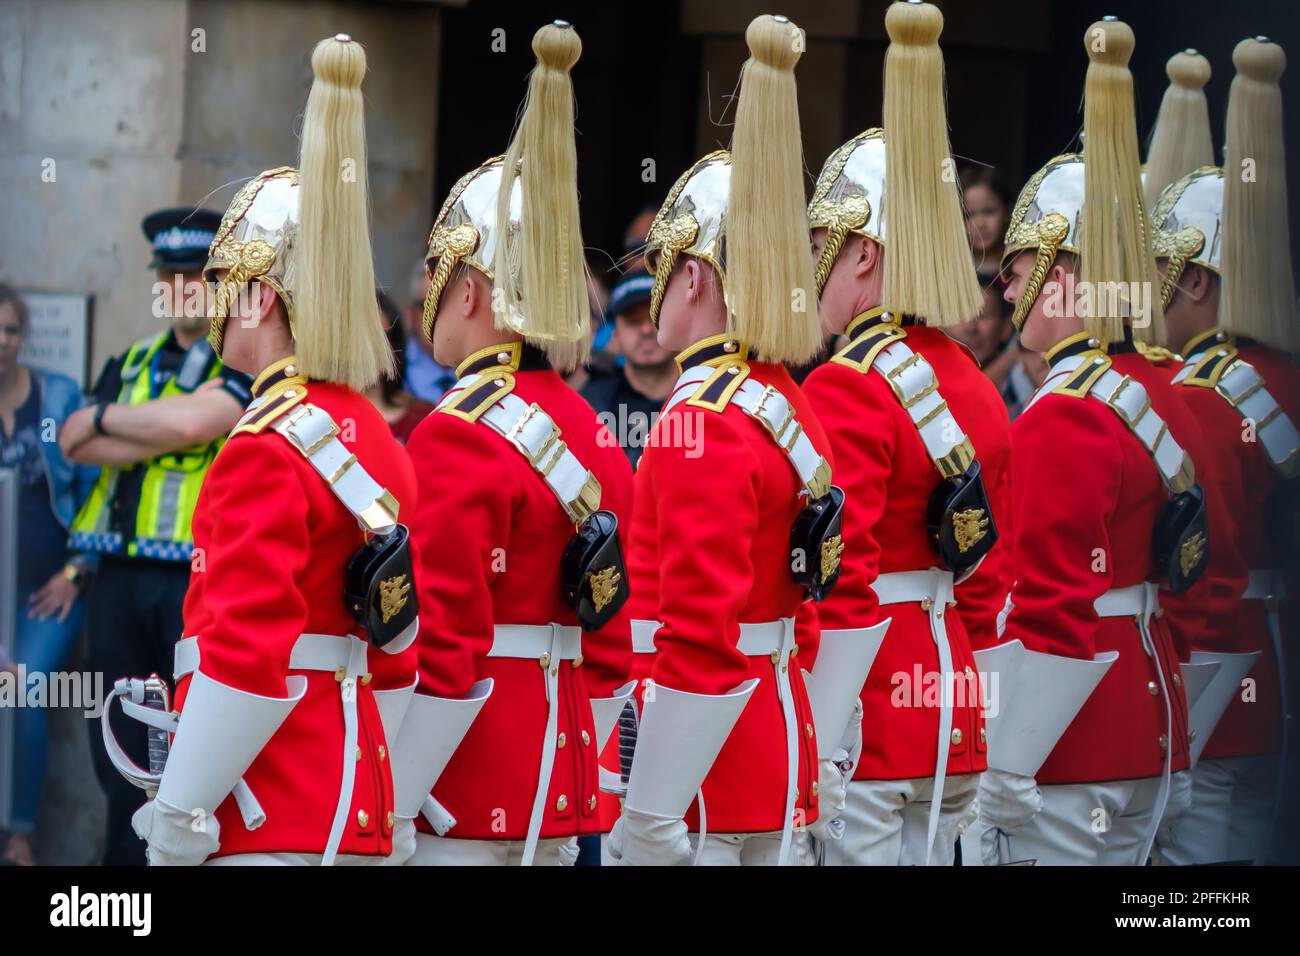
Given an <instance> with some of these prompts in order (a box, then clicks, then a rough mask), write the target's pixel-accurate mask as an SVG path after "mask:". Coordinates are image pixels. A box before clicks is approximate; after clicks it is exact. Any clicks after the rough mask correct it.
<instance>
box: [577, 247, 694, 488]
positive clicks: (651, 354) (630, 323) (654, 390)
mask: <svg viewBox="0 0 1300 956" xmlns="http://www.w3.org/2000/svg"><path fill="white" fill-rule="evenodd" d="M653 286H654V276H651V275H649V274H647V273H644V272H643V273H641V274H640V275H629V276H626V277H625V278H624V279H623V280H622V281H621V282H619V284H618V285H617V286H615V287H614V292H613V294H612V295H611V296H610V300H609V311H610V312H611V313H612V314H613V316H614V333H613V345H614V346H615V347H616V348H617V349H618V353H619V355H620V356H621V357H622V359H623V363H622V365H621V367H618V368H615V369H613V370H612V371H609V372H605V373H603V374H598V375H593V376H592V378H591V380H590V381H589V382H587V384H586V385H585V386H583V388H582V389H581V391H582V397H583V398H585V399H586V400H587V402H588V403H589V404H590V405H591V407H592V408H594V409H595V410H596V413H597V414H598V415H600V417H601V419H602V421H604V423H605V426H606V427H607V428H608V429H609V431H610V434H612V435H614V436H616V437H617V438H618V440H619V444H621V445H622V446H623V450H624V451H625V452H626V453H627V457H628V460H629V461H631V462H632V466H633V467H636V463H637V460H638V459H640V457H641V452H642V450H643V449H644V448H645V441H646V436H647V435H648V434H649V431H650V426H651V425H652V424H653V421H654V418H655V416H657V415H658V413H659V409H660V408H662V407H663V403H664V401H665V399H667V398H668V394H669V393H670V392H671V391H672V388H673V383H674V382H676V381H677V367H676V365H675V364H674V363H673V353H672V352H670V351H668V350H667V349H665V348H663V347H662V346H661V345H660V344H659V332H658V330H657V329H656V328H655V327H654V323H653V322H651V321H650V290H651V288H652V287H653Z"/></svg>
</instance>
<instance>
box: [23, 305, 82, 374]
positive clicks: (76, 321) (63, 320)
mask: <svg viewBox="0 0 1300 956" xmlns="http://www.w3.org/2000/svg"><path fill="white" fill-rule="evenodd" d="M22 296H23V298H24V299H25V300H26V301H27V307H28V310H29V311H30V313H31V324H30V327H29V329H28V331H27V336H26V338H25V339H24V340H23V348H22V351H21V352H19V353H18V361H20V362H22V363H23V364H24V365H33V366H35V367H36V368H40V369H45V370H46V371H49V372H62V373H63V374H64V375H67V376H68V377H69V378H71V379H72V380H73V381H75V382H77V384H79V385H80V386H81V387H82V388H83V389H86V388H89V387H90V382H89V376H90V302H91V297H90V296H88V295H76V294H67V293H62V292H24V293H22Z"/></svg>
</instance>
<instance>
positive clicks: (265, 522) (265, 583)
mask: <svg viewBox="0 0 1300 956" xmlns="http://www.w3.org/2000/svg"><path fill="white" fill-rule="evenodd" d="M305 464H306V463H305V462H304V461H303V459H302V457H301V456H300V455H299V454H298V452H296V451H294V450H293V448H291V447H290V445H289V443H288V442H286V441H285V440H284V439H283V438H281V437H280V436H279V435H278V434H274V433H272V434H269V435H267V436H259V435H254V436H247V437H244V436H240V437H238V438H235V439H234V440H232V441H230V442H228V443H227V444H226V446H225V447H224V448H223V449H222V450H221V454H220V455H218V456H217V459H216V461H214V462H213V463H212V467H211V469H209V471H208V474H207V477H206V478H205V479H204V483H203V499H204V500H203V507H204V510H205V511H206V512H208V513H209V514H219V515H221V520H219V521H213V522H212V524H211V529H212V530H211V534H210V535H209V536H208V538H207V540H205V541H202V542H199V543H200V544H201V546H202V548H203V565H202V568H203V570H202V571H198V570H196V571H195V572H194V573H196V574H197V573H202V574H203V575H205V578H204V582H203V598H204V601H205V602H206V603H207V604H208V607H209V610H210V611H211V623H210V624H209V625H208V626H206V627H205V628H204V629H203V632H202V633H201V634H199V635H198V641H199V654H200V659H201V661H202V664H201V669H202V671H203V673H204V674H206V675H207V676H208V677H211V678H213V679H214V680H218V681H220V682H221V683H223V684H228V685H230V686H231V687H235V688H238V689H239V690H242V691H247V692H248V693H252V694H261V695H263V696H266V697H284V696H285V694H286V693H287V690H286V687H285V676H286V674H287V673H288V671H289V655H290V654H291V653H292V651H293V646H294V644H295V643H296V642H297V640H298V636H299V635H300V634H302V633H303V631H304V630H306V626H305V625H306V622H307V602H306V599H305V597H304V595H303V593H302V591H301V589H300V587H299V577H300V575H301V574H302V573H303V570H304V569H305V568H306V566H307V562H308V560H309V559H310V557H311V552H310V549H308V548H305V547H303V543H304V542H305V541H307V540H308V539H309V538H310V536H311V532H310V530H309V528H308V525H307V511H308V506H307V494H306V491H305V489H304V488H303V486H302V483H301V481H300V480H299V474H300V468H301V466H303V465H305ZM312 478H313V479H314V480H319V479H317V478H316V476H315V475H312Z"/></svg>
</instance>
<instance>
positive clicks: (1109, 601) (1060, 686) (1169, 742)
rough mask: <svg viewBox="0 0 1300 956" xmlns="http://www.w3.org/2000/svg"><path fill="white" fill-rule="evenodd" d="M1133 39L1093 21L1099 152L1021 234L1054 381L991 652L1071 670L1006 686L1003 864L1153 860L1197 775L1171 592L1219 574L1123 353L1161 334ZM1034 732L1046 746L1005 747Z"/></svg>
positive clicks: (1015, 443)
mask: <svg viewBox="0 0 1300 956" xmlns="http://www.w3.org/2000/svg"><path fill="white" fill-rule="evenodd" d="M1133 43H1134V40H1133V33H1132V31H1131V30H1130V29H1129V27H1128V26H1127V25H1126V24H1124V23H1121V22H1119V21H1116V20H1115V19H1114V18H1111V17H1108V18H1105V19H1104V20H1103V21H1100V22H1098V23H1095V24H1093V25H1092V26H1091V27H1089V28H1088V31H1087V33H1086V34H1085V37H1084V45H1085V47H1086V49H1087V50H1088V55H1089V58H1090V60H1091V63H1090V65H1089V67H1088V75H1087V84H1086V92H1085V101H1084V102H1085V105H1084V131H1085V138H1084V144H1085V149H1086V153H1085V154H1084V156H1083V157H1082V158H1081V157H1079V156H1075V155H1068V156H1058V157H1056V158H1055V159H1053V160H1052V161H1051V162H1049V163H1048V164H1047V165H1046V166H1045V167H1044V168H1043V169H1042V170H1040V171H1039V172H1038V173H1036V174H1035V175H1034V176H1033V177H1032V178H1031V179H1030V181H1029V183H1028V184H1027V185H1026V186H1025V189H1024V190H1023V192H1022V193H1021V196H1020V198H1019V200H1018V201H1017V203H1016V206H1015V208H1014V210H1013V212H1012V219H1011V224H1010V227H1009V229H1008V233H1007V243H1006V248H1007V253H1006V254H1007V257H1008V259H1009V265H1010V269H1011V272H1012V281H1011V284H1010V286H1009V288H1008V293H1007V294H1008V299H1009V300H1010V301H1014V302H1015V303H1016V310H1015V314H1014V316H1013V318H1014V320H1015V322H1016V324H1017V326H1018V327H1019V328H1020V329H1021V340H1022V342H1023V343H1024V344H1025V345H1026V346H1027V347H1029V348H1033V349H1038V350H1042V351H1044V352H1045V353H1046V356H1047V359H1048V362H1049V364H1050V366H1051V370H1050V372H1049V375H1048V378H1047V380H1046V381H1045V382H1044V384H1043V386H1042V387H1041V388H1040V389H1039V391H1038V393H1037V394H1036V395H1035V398H1034V400H1033V401H1032V402H1031V404H1030V405H1029V407H1028V408H1027V409H1026V411H1025V412H1024V413H1023V414H1022V415H1021V416H1020V417H1019V418H1018V419H1017V420H1016V423H1015V425H1014V426H1013V428H1012V456H1013V460H1014V461H1015V469H1014V471H1013V474H1012V516H1011V525H1012V528H1013V530H1014V539H1013V547H1012V572H1013V573H1012V578H1013V581H1014V584H1013V587H1012V591H1011V595H1010V598H1009V601H1008V611H1007V614H1006V617H1005V631H1004V633H1003V635H1002V638H1003V641H1004V643H1003V644H1000V645H999V646H998V647H997V648H995V649H993V650H991V651H989V652H986V653H987V654H989V655H991V656H993V657H995V658H996V657H997V656H998V655H999V654H1001V655H1004V657H1003V660H1004V661H1005V660H1006V659H1007V657H1017V658H1019V659H1020V660H1021V661H1022V662H1024V661H1028V666H1029V667H1030V669H1031V670H1032V669H1036V668H1037V669H1045V671H1047V672H1050V673H1051V674H1053V675H1054V676H1053V677H1051V679H1049V680H1038V681H1036V682H1034V683H1033V684H1027V683H1024V682H1021V681H1017V682H1014V683H1013V684H1012V685H1011V686H1006V685H1004V686H1003V688H1002V693H1003V698H1002V700H1001V701H1000V711H1002V713H1001V715H1000V716H999V718H998V720H997V721H996V722H994V723H991V725H990V757H989V763H990V767H991V768H992V769H991V770H990V772H989V774H988V775H987V777H988V779H987V781H986V783H985V786H984V787H983V788H982V791H981V816H982V818H983V820H984V822H986V823H988V824H990V825H991V828H990V829H989V830H988V831H987V832H986V833H985V840H984V841H983V848H984V857H985V861H986V862H993V861H999V862H1004V863H1005V862H1011V861H1014V860H1023V859H1036V860H1038V862H1040V863H1072V864H1141V863H1144V862H1145V861H1146V859H1147V856H1148V854H1149V851H1150V848H1151V844H1152V841H1153V839H1154V836H1155V832H1156V828H1157V826H1158V825H1159V822H1160V819H1161V816H1162V814H1163V812H1164V810H1165V807H1166V804H1167V803H1168V800H1169V792H1170V786H1171V779H1172V774H1174V773H1176V772H1178V771H1180V770H1184V769H1186V767H1187V766H1188V743H1189V741H1188V726H1187V720H1188V714H1187V704H1186V698H1185V695H1184V690H1183V686H1182V679H1181V675H1180V671H1179V662H1178V657H1177V653H1176V650H1175V643H1174V638H1173V636H1172V633H1171V630H1170V628H1169V626H1168V622H1167V620H1166V618H1165V617H1164V616H1163V614H1162V613H1161V608H1160V602H1159V600H1158V598H1157V593H1158V592H1157V586H1158V585H1162V586H1164V587H1166V588H1169V589H1170V590H1172V591H1174V592H1175V593H1181V592H1184V591H1186V590H1187V588H1188V587H1190V586H1191V584H1192V583H1194V582H1195V580H1196V578H1197V577H1198V576H1199V574H1200V573H1201V572H1202V570H1203V569H1204V564H1205V553H1206V550H1207V548H1211V547H1213V544H1212V543H1211V542H1209V541H1208V540H1207V528H1206V518H1205V509H1204V502H1203V493H1202V491H1201V489H1200V488H1199V486H1197V485H1196V483H1195V473H1194V467H1193V465H1192V462H1191V458H1190V456H1189V455H1188V454H1187V453H1186V452H1185V451H1184V450H1183V448H1182V446H1181V445H1180V444H1179V442H1178V438H1177V437H1176V436H1175V435H1174V434H1173V425H1172V424H1171V423H1166V422H1165V421H1164V419H1163V418H1162V417H1161V414H1160V412H1159V411H1157V410H1156V409H1155V408H1154V407H1153V406H1154V405H1155V404H1157V399H1155V398H1154V397H1153V396H1152V395H1150V394H1149V393H1148V391H1147V389H1146V388H1145V387H1144V386H1143V384H1142V383H1141V382H1140V381H1138V380H1137V379H1136V378H1134V377H1132V376H1130V375H1125V374H1123V373H1122V372H1120V371H1119V370H1118V368H1117V365H1118V364H1119V363H1118V362H1117V361H1116V359H1113V358H1112V357H1110V356H1109V355H1108V354H1107V352H1106V347H1107V345H1108V344H1109V343H1119V342H1123V341H1125V340H1126V336H1127V335H1128V332H1127V328H1128V327H1129V324H1130V323H1131V325H1132V328H1133V329H1134V330H1135V331H1137V332H1140V333H1141V334H1143V335H1145V334H1147V333H1148V331H1150V330H1154V331H1158V330H1159V322H1160V312H1159V301H1158V298H1156V299H1155V300H1154V301H1148V300H1147V295H1148V294H1149V293H1150V291H1151V290H1152V289H1153V288H1154V285H1153V280H1154V275H1155V273H1154V259H1153V256H1152V251H1151V248H1150V245H1149V230H1148V227H1147V224H1146V221H1145V213H1144V210H1143V207H1142V203H1141V201H1140V176H1139V170H1138V156H1137V133H1136V123H1135V120H1134V113H1133V92H1132V78H1131V76H1130V74H1129V72H1128V68H1127V63H1128V59H1129V56H1130V55H1131V53H1132V51H1133ZM1040 293H1042V294H1041V295H1040ZM1135 358H1136V361H1137V362H1140V363H1142V365H1143V366H1146V364H1147V363H1146V362H1145V360H1144V359H1142V358H1141V357H1140V356H1135ZM1004 673H1005V672H1004ZM1017 708H1019V710H1020V713H1019V714H1017ZM1031 719H1032V721H1033V722H1034V723H1033V724H1030V725H1036V726H1037V728H1038V732H1037V735H1036V736H1037V740H1038V743H1039V746H1037V747H1031V746H1030V742H1031V740H1030V738H1029V737H1028V736H1027V735H1025V734H1023V733H1021V734H1019V735H1018V736H1019V743H1018V744H1017V741H1016V740H1014V739H1004V737H1003V734H1004V732H1006V731H1008V730H1011V729H1015V728H1016V721H1017V720H1022V721H1029V720H1031ZM1023 725H1024V724H1023V723H1022V726H1023ZM1067 727H1068V729H1067ZM1062 731H1063V733H1062ZM1058 738H1059V739H1058ZM1053 744H1054V746H1052V745H1053ZM1049 750H1050V753H1048V751H1049ZM1035 781H1036V782H1037V786H1036V785H1035ZM985 793H987V794H988V795H989V799H988V801H987V802H986V800H985ZM1031 817H1032V819H1030V818H1031Z"/></svg>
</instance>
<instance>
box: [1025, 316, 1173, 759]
mask: <svg viewBox="0 0 1300 956" xmlns="http://www.w3.org/2000/svg"><path fill="white" fill-rule="evenodd" d="M1072 339H1073V341H1072ZM1072 339H1067V340H1066V341H1065V342H1064V343H1062V344H1061V346H1058V348H1059V349H1060V351H1058V352H1056V353H1055V354H1052V355H1051V360H1052V361H1054V362H1059V361H1060V360H1061V359H1064V358H1066V357H1067V356H1069V355H1073V354H1077V353H1079V352H1080V351H1082V350H1083V349H1084V348H1086V337H1083V338H1082V339H1080V338H1079V337H1072ZM1090 354H1091V353H1090ZM1095 354H1100V353H1095ZM1136 358H1137V360H1138V361H1139V362H1142V363H1144V364H1145V363H1146V360H1145V359H1142V358H1141V357H1140V356H1136ZM1049 384H1050V386H1051V387H1054V386H1055V385H1056V384H1059V380H1058V381H1056V382H1051V383H1049ZM1154 404H1155V400H1154V399H1153V405H1154ZM1011 456H1012V461H1013V462H1014V463H1015V464H1014V468H1013V470H1012V475H1011V493H1012V494H1011V501H1012V509H1013V514H1012V519H1011V523H1012V527H1013V528H1014V539H1013V542H1012V550H1011V561H1012V572H1013V573H1012V578H1013V580H1014V582H1015V583H1014V585H1013V587H1012V592H1011V600H1012V608H1011V611H1010V613H1009V614H1008V615H1007V621H1006V630H1005V633H1004V634H1003V640H1008V641H1010V640H1019V641H1021V642H1022V643H1023V644H1024V645H1025V646H1026V647H1027V648H1029V649H1030V650H1035V651H1043V652H1045V653H1049V654H1058V655H1063V656H1066V657H1076V658H1081V659H1085V660H1091V659H1092V658H1093V657H1094V656H1095V655H1096V654H1097V653H1100V652H1105V651H1112V650H1115V651H1118V652H1119V659H1118V660H1116V661H1115V663H1114V664H1113V665H1112V666H1111V668H1110V670H1108V671H1107V672H1106V676H1105V677H1104V678H1102V680H1101V683H1100V684H1098V686H1097V689H1096V690H1095V691H1093V693H1092V696H1090V697H1089V698H1088V700H1087V702H1086V703H1085V704H1084V705H1083V708H1082V709H1081V710H1080V711H1079V713H1078V715H1077V716H1076V717H1075V719H1074V722H1073V723H1071V724H1070V726H1069V728H1068V729H1067V730H1066V731H1065V734H1064V735H1063V736H1062V737H1061V739H1060V741H1059V742H1058V743H1057V745H1056V748H1055V749H1054V750H1053V751H1052V753H1051V754H1050V755H1049V756H1048V758H1047V760H1046V762H1045V763H1044V764H1043V766H1042V769H1041V770H1040V771H1039V773H1038V781H1039V782H1040V783H1044V784H1066V783H1091V782H1097V781H1109V780H1126V779H1135V778H1141V777H1155V776H1159V775H1160V774H1161V773H1162V771H1163V769H1164V762H1165V750H1164V746H1162V738H1163V737H1164V736H1165V731H1166V723H1165V706H1164V702H1163V699H1162V696H1161V693H1160V690H1159V688H1160V681H1161V673H1160V671H1159V670H1157V666H1159V667H1160V668H1162V669H1163V671H1164V675H1163V676H1164V683H1165V686H1166V687H1167V688H1168V689H1169V693H1170V697H1171V701H1172V713H1171V717H1172V727H1173V734H1172V737H1173V739H1172V741H1166V742H1165V743H1166V744H1167V745H1169V746H1172V747H1173V752H1172V764H1171V766H1172V769H1173V770H1174V771H1178V770H1184V769H1186V768H1187V766H1188V750H1187V705H1186V701H1185V698H1184V696H1183V692H1182V688H1181V687H1180V686H1177V685H1175V684H1174V682H1173V676H1174V674H1175V673H1177V667H1178V663H1177V654H1176V651H1175V648H1174V641H1173V636H1172V634H1171V633H1170V629H1169V627H1168V626H1167V623H1166V619H1165V618H1164V617H1154V618H1152V620H1151V633H1152V638H1153V641H1154V643H1155V646H1156V650H1157V653H1158V655H1159V665H1157V663H1156V661H1154V660H1153V659H1152V658H1151V657H1150V656H1148V654H1147V653H1146V651H1145V650H1144V648H1143V643H1142V636H1141V632H1140V631H1139V629H1138V626H1137V623H1136V622H1135V621H1134V620H1133V619H1132V618H1128V617H1105V618H1102V617H1099V616H1098V615H1097V612H1096V610H1095V608H1094V606H1093V602H1094V601H1096V600H1097V598H1099V597H1101V595H1102V594H1104V593H1106V591H1108V590H1111V589H1113V588H1124V587H1130V586H1132V585H1136V584H1140V583H1142V582H1144V581H1148V580H1155V577H1154V575H1155V573H1156V571H1155V567H1154V560H1153V558H1152V531H1153V528H1154V526H1155V521H1156V516H1157V515H1158V514H1159V512H1160V509H1161V508H1162V507H1163V506H1164V504H1165V502H1166V501H1168V499H1169V495H1168V492H1167V491H1166V490H1165V486H1164V484H1163V483H1162V482H1161V480H1160V475H1159V473H1158V472H1157V470H1156V466H1155V463H1154V462H1153V461H1152V459H1151V455H1150V454H1149V453H1148V452H1147V449H1146V447H1145V446H1143V444H1142V443H1141V441H1139V439H1138V438H1137V436H1136V435H1134V434H1133V433H1132V431H1130V430H1129V427H1128V426H1127V425H1126V424H1124V422H1123V421H1122V420H1121V419H1120V417H1119V415H1118V414H1116V412H1115V411H1113V410H1112V409H1110V408H1108V407H1107V406H1106V405H1104V404H1103V403H1102V402H1101V401H1099V400H1097V399H1094V398H1089V397H1087V396H1084V397H1075V396H1073V395H1064V394H1059V393H1056V392H1052V391H1049V392H1048V394H1045V395H1043V396H1042V397H1041V398H1040V399H1039V400H1038V401H1036V402H1035V403H1034V404H1033V405H1032V406H1031V407H1029V408H1028V409H1026V410H1025V411H1024V412H1023V413H1022V414H1021V415H1020V417H1019V418H1017V419H1016V421H1015V423H1014V424H1013V425H1012V427H1011ZM1152 688H1155V691H1154V693H1153V692H1152Z"/></svg>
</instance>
